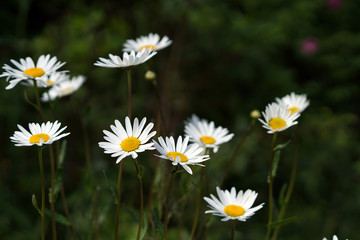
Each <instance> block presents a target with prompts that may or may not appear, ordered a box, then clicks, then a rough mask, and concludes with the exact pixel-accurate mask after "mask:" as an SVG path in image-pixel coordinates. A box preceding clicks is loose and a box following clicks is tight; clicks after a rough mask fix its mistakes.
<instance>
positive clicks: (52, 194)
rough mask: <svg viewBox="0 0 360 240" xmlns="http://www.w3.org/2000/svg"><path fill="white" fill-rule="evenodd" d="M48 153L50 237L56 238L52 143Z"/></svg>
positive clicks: (54, 239)
mask: <svg viewBox="0 0 360 240" xmlns="http://www.w3.org/2000/svg"><path fill="white" fill-rule="evenodd" d="M49 153H50V172H51V190H50V210H51V227H52V237H53V240H56V221H55V198H54V194H55V193H54V191H55V161H54V150H53V147H52V145H50V146H49Z"/></svg>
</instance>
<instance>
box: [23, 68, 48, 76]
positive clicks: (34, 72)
mask: <svg viewBox="0 0 360 240" xmlns="http://www.w3.org/2000/svg"><path fill="white" fill-rule="evenodd" d="M24 73H25V74H26V75H29V76H31V77H33V78H37V77H41V76H43V75H44V74H45V71H44V70H43V69H42V68H29V69H26V70H25V71H24Z"/></svg>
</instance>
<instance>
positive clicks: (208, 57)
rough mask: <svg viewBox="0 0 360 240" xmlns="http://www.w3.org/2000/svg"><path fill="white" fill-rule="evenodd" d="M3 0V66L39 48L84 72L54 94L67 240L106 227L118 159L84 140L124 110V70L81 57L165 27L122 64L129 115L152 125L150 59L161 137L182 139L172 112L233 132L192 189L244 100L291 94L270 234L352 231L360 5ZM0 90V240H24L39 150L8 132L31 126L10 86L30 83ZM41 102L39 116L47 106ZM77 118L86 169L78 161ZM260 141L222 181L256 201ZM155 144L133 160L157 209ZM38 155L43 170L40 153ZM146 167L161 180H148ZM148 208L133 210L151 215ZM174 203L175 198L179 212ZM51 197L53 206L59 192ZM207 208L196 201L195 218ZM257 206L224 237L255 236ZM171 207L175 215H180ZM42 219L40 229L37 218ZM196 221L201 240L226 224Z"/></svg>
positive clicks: (131, 218)
mask: <svg viewBox="0 0 360 240" xmlns="http://www.w3.org/2000/svg"><path fill="white" fill-rule="evenodd" d="M1 5H2V7H1V9H0V29H1V30H0V64H1V65H2V66H3V65H4V64H10V59H14V60H19V59H20V58H25V57H27V56H30V57H32V58H33V59H37V58H38V57H39V56H40V55H42V54H51V55H52V56H57V57H58V59H59V60H60V61H63V62H66V65H65V66H63V67H62V68H61V70H69V72H70V75H72V76H74V75H79V74H82V75H85V76H86V77H87V81H86V82H85V84H84V85H83V87H82V88H81V89H80V90H79V91H78V92H76V93H74V94H73V96H71V97H69V98H64V99H61V101H58V102H57V103H56V108H55V109H56V118H57V119H58V120H59V121H60V122H61V123H62V124H63V125H66V126H68V131H70V132H71V135H69V136H68V137H67V138H66V140H67V143H68V144H67V149H66V157H65V161H64V165H63V171H62V173H63V183H64V188H65V192H66V196H67V201H68V205H69V211H70V214H71V215H72V218H73V224H74V227H75V228H76V232H77V233H76V235H77V238H76V239H111V238H113V228H114V219H115V218H114V215H115V205H114V201H113V198H112V194H111V191H110V187H114V188H116V178H117V167H118V165H116V164H115V159H113V158H111V157H110V156H109V155H105V154H104V152H103V150H102V149H101V148H99V147H98V142H100V141H102V140H103V133H102V130H104V129H107V130H109V129H110V127H109V126H110V124H113V123H114V120H115V119H119V120H120V121H121V122H123V120H124V118H125V116H126V115H127V96H128V95H127V81H126V71H125V70H123V69H107V68H101V67H96V66H94V65H93V64H94V63H95V61H97V59H98V58H99V57H107V56H108V54H109V53H112V54H116V55H120V56H121V55H122V46H123V43H124V42H125V41H126V40H127V39H135V38H137V37H139V36H141V35H148V33H150V32H153V33H158V34H159V35H160V36H164V35H167V36H168V37H169V38H170V39H172V41H173V43H172V45H170V47H168V48H166V49H164V50H161V51H159V52H158V54H157V55H156V56H155V57H153V58H152V59H151V60H149V61H148V62H147V63H146V64H143V65H139V66H137V67H136V68H134V69H133V71H132V74H133V80H132V83H133V110H132V111H133V116H137V117H139V118H142V117H147V118H148V119H149V120H151V121H153V122H156V121H157V117H156V114H157V109H158V108H157V107H156V94H155V91H154V87H153V85H152V82H151V81H149V80H146V79H145V77H144V76H145V73H146V71H147V70H152V71H154V72H155V73H156V75H157V79H156V80H157V85H156V89H157V90H158V92H159V96H160V106H161V111H162V113H163V115H164V118H165V128H162V129H161V132H160V133H161V135H162V136H168V135H173V136H175V137H176V136H178V135H182V134H183V128H184V120H185V119H187V118H188V117H190V116H191V114H193V113H195V114H197V115H198V116H199V117H201V118H205V119H208V120H210V121H214V122H215V125H216V126H223V127H225V128H228V129H229V131H230V132H231V133H234V134H235V137H234V138H233V139H232V140H231V141H230V142H229V143H227V144H224V145H223V146H221V147H220V150H219V152H218V153H217V154H214V156H213V157H212V159H211V160H210V161H209V162H210V163H209V166H208V167H207V168H208V169H207V171H208V175H209V179H210V180H209V185H208V186H209V188H208V189H207V190H206V192H205V193H204V195H207V196H208V195H209V194H210V193H215V186H217V185H218V184H219V181H220V179H221V176H222V172H223V169H224V166H226V163H227V162H228V161H229V159H230V157H231V155H232V153H233V151H234V149H235V147H236V145H237V144H238V142H239V141H240V139H241V137H242V136H243V135H244V134H245V132H246V130H247V129H248V127H249V125H250V123H251V118H250V112H251V111H252V110H253V109H258V110H260V111H263V110H264V109H265V106H266V105H267V104H268V103H270V102H272V101H274V99H275V97H283V96H284V95H286V94H289V93H291V92H295V93H297V94H302V93H304V94H307V96H308V98H309V99H310V102H311V104H310V106H309V107H308V109H306V110H305V112H303V114H302V116H301V117H300V118H299V124H298V125H297V126H295V127H293V128H291V129H289V130H287V131H285V132H282V133H281V134H279V137H278V142H279V143H284V142H287V141H288V140H289V139H294V138H296V139H297V141H296V142H294V141H292V142H291V143H290V144H289V145H288V146H287V147H286V148H285V149H283V151H282V154H281V159H280V163H279V169H278V173H277V176H276V178H275V186H274V193H275V197H276V198H278V196H279V194H280V192H281V188H282V187H283V185H284V184H286V183H288V181H289V177H290V170H291V162H292V158H293V155H294V149H295V148H296V147H297V148H298V154H297V156H298V174H297V178H296V183H295V189H294V193H293V195H292V198H291V201H290V205H289V207H288V209H287V212H286V217H292V216H296V220H295V221H293V222H291V223H289V224H288V225H286V226H284V227H282V229H281V231H280V235H279V238H278V239H286V240H297V239H299V240H300V239H322V238H323V237H327V238H328V239H329V238H330V237H332V235H333V234H337V235H338V237H339V239H345V238H349V239H360V231H359V230H358V223H359V219H360V161H359V160H360V143H359V130H360V129H359V117H358V116H359V107H358V104H359V102H360V97H359V96H360V94H359V84H358V81H359V75H360V27H359V23H358V22H359V21H358V20H359V19H360V1H355V0H293V1H285V0H267V1H262V0H228V1H222V0H193V1H188V0H171V1H169V0H152V1H147V0H142V1H129V0H125V1H115V0H102V1H99V0H89V1H84V0H75V1H70V0H51V1H35V0H32V1H31V0H13V1H10V0H7V1H5V2H2V4H1ZM6 86H7V83H6V79H5V78H2V80H1V81H0V92H1V93H0V104H1V107H0V129H1V134H0V135H1V138H0V144H1V153H0V239H2V240H7V239H11V240H17V239H28V240H31V239H38V238H39V235H40V217H39V215H38V213H37V212H36V210H35V209H34V208H33V206H32V204H31V195H32V194H36V195H37V196H38V198H39V196H40V178H39V170H38V160H37V155H36V154H37V152H36V149H35V148H30V147H29V148H19V147H15V146H14V144H13V143H11V142H10V139H9V137H10V136H11V135H12V134H13V133H14V131H15V130H17V127H16V125H17V124H21V125H23V126H24V125H27V124H28V123H29V122H40V118H39V116H38V114H37V112H36V111H35V109H33V108H32V107H31V106H30V105H29V104H27V103H26V101H25V99H24V91H28V95H29V97H30V98H31V97H33V95H31V94H32V92H31V89H27V88H26V87H25V86H22V85H20V84H19V85H17V86H16V87H15V88H13V89H11V90H5V87H6ZM43 107H44V110H45V111H46V116H48V119H49V120H52V119H51V114H50V111H49V108H48V104H43ZM156 124H158V123H156ZM84 129H86V134H87V135H88V137H87V140H88V141H89V147H90V148H89V149H90V153H91V154H90V156H91V164H92V173H91V174H89V172H88V171H86V169H87V168H86V161H85V157H84V156H85V152H86V147H85V144H84V142H85V140H84V137H83V136H84ZM271 141H272V136H271V135H268V134H267V133H266V131H265V129H263V128H262V127H261V125H260V123H258V122H256V124H255V126H254V128H253V130H252V132H251V133H250V134H249V137H248V138H247V139H246V141H245V143H244V144H243V146H242V148H241V150H240V152H239V154H238V155H237V157H236V159H235V163H234V165H233V166H232V169H231V171H230V172H229V173H228V174H227V176H226V179H225V183H224V186H223V187H224V188H227V189H229V188H231V187H232V186H235V187H236V188H237V189H248V188H250V189H252V190H255V191H257V192H258V193H259V197H258V198H257V200H256V202H255V204H260V203H261V202H267V196H268V195H267V183H266V177H267V171H268V161H269V158H270V150H271ZM44 152H45V153H44V156H47V154H48V153H47V152H46V150H44ZM153 154H154V152H149V153H144V154H143V155H140V156H141V157H140V158H139V161H140V162H141V163H142V164H143V165H144V180H143V181H144V191H145V204H148V203H149V197H148V196H149V192H150V189H155V192H156V193H157V194H155V196H154V197H153V199H152V203H153V206H155V205H156V204H157V205H158V206H159V209H161V204H162V201H163V196H162V195H161V192H162V189H164V188H165V189H166V184H167V174H168V173H169V171H170V169H171V168H170V164H169V163H168V162H165V161H161V160H158V159H157V158H155V157H153ZM45 162H46V166H45V168H46V169H48V170H49V162H47V160H46V159H45ZM159 166H160V167H159ZM156 169H157V170H156ZM199 170H200V169H199V168H194V171H195V174H194V176H193V177H192V178H190V177H189V175H188V174H186V173H181V174H179V175H176V178H175V182H174V189H175V190H174V192H173V197H174V199H173V201H174V203H178V202H176V198H178V199H181V197H182V196H184V194H185V193H186V192H190V193H192V192H191V191H194V189H193V188H194V185H196V182H197V181H198V178H199V176H198V175H199V174H198V171H199ZM49 171H50V170H49ZM49 171H48V172H47V173H46V177H47V180H48V181H47V183H49V177H50V176H49V175H50V173H49ZM155 173H156V174H155ZM135 174H136V172H135V169H134V167H133V164H132V163H131V159H130V158H127V159H125V162H124V176H123V177H124V180H123V184H122V194H123V198H122V203H121V204H122V205H121V206H122V215H121V225H120V231H121V234H120V236H122V238H123V239H132V238H131V236H133V234H134V232H136V229H137V222H136V217H137V211H138V210H137V209H138V193H137V192H138V190H137V189H138V181H137V179H136V175H135ZM89 175H91V177H89ZM154 175H156V176H159V178H157V180H155V181H154V184H155V187H153V188H152V187H151V186H152V183H153V176H154ZM191 186H192V190H191V191H190V190H189V189H190V188H191ZM47 187H49V186H47ZM189 195H190V196H188V197H186V199H185V201H181V202H180V203H179V204H177V205H176V204H175V207H174V208H173V215H172V218H171V221H170V223H169V230H170V233H169V234H170V236H169V237H170V239H188V236H189V232H190V231H191V226H192V218H193V217H192V211H191V209H194V204H195V198H196V197H195V195H196V194H195V193H193V194H189ZM94 196H95V197H94ZM153 206H151V207H148V208H147V211H148V215H149V216H150V215H152V212H153ZM179 206H185V210H184V211H180V210H181V207H179ZM56 209H57V212H58V213H59V214H62V215H63V214H64V211H63V207H62V204H61V201H60V200H59V198H58V199H57V202H56ZM94 209H96V210H94ZM186 209H190V210H189V211H188V212H187V211H186ZM205 209H207V207H206V204H205V202H203V203H202V206H201V215H200V219H201V220H202V219H204V214H203V212H204V210H205ZM93 211H96V214H95V215H96V216H97V217H96V219H97V220H96V221H95V222H94V218H93V216H94V214H92V212H93ZM267 211H268V210H267V207H266V204H265V207H264V209H262V210H260V211H258V212H257V213H256V214H255V215H254V216H253V217H252V218H251V219H249V220H248V221H246V222H244V223H243V222H238V224H237V236H239V238H240V237H241V239H249V240H252V239H256V240H257V239H264V238H265V237H264V236H265V233H266V227H265V225H266V222H267ZM179 212H184V213H185V214H184V217H183V218H181V217H180V216H179V215H180V214H178V213H179ZM149 218H150V217H149ZM180 219H183V220H180ZM47 222H48V233H49V236H51V229H50V218H48V219H47ZM180 223H181V224H182V225H181V226H182V228H181V229H180V230H179V228H178V226H179V224H180ZM94 226H98V228H96V227H94ZM208 227H209V234H208V239H228V238H230V229H231V227H230V224H229V222H225V223H224V222H221V221H220V218H218V217H211V218H210V222H208ZM57 228H58V238H59V239H73V238H72V236H73V235H72V233H71V231H70V229H69V227H68V226H66V223H65V224H62V223H58V224H57ZM148 229H149V231H148V239H157V238H156V236H158V235H157V233H156V230H155V229H156V228H155V227H154V222H153V221H152V220H150V221H149V225H148ZM203 238H204V236H199V239H203Z"/></svg>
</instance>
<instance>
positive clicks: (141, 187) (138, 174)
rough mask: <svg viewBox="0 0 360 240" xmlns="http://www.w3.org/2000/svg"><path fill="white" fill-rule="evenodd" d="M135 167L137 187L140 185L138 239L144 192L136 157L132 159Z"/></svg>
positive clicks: (137, 236) (137, 237)
mask: <svg viewBox="0 0 360 240" xmlns="http://www.w3.org/2000/svg"><path fill="white" fill-rule="evenodd" d="M134 163H135V168H136V172H137V177H138V179H139V187H140V212H139V227H138V231H137V235H136V239H137V240H139V239H140V233H141V227H142V218H143V211H144V210H143V208H144V193H143V185H142V180H141V179H142V175H141V174H142V173H141V172H140V167H139V164H138V161H137V159H136V158H135V159H134Z"/></svg>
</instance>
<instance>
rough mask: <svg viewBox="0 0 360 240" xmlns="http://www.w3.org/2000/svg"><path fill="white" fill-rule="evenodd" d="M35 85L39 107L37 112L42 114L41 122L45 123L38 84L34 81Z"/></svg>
mask: <svg viewBox="0 0 360 240" xmlns="http://www.w3.org/2000/svg"><path fill="white" fill-rule="evenodd" d="M33 83H34V93H35V99H36V105H37V110H38V112H39V114H40V118H41V120H42V121H43V122H44V121H45V118H44V114H43V112H42V107H41V102H40V97H39V89H38V87H37V82H36V80H35V79H33Z"/></svg>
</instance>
